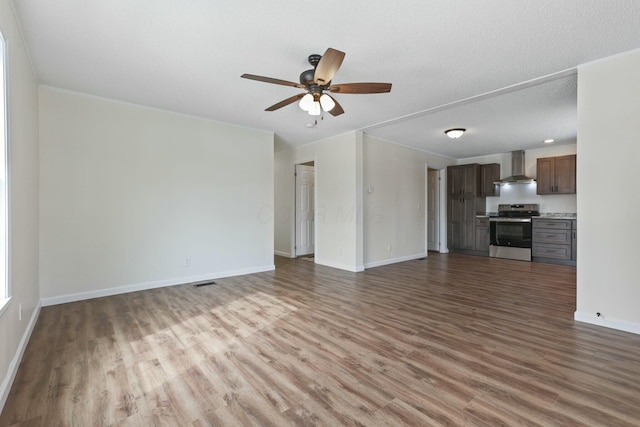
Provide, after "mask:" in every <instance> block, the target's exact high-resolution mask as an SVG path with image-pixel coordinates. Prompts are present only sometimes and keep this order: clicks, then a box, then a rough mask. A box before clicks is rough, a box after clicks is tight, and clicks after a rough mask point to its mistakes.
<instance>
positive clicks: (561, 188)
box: [536, 154, 576, 194]
mask: <svg viewBox="0 0 640 427" xmlns="http://www.w3.org/2000/svg"><path fill="white" fill-rule="evenodd" d="M536 179H537V182H538V190H537V193H538V194H575V192H576V155H575V154H571V155H568V156H559V157H543V158H540V159H538V163H537V178H536Z"/></svg>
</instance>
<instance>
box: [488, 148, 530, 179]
mask: <svg viewBox="0 0 640 427" xmlns="http://www.w3.org/2000/svg"><path fill="white" fill-rule="evenodd" d="M532 182H536V180H535V179H533V178H530V177H528V176H526V175H525V174H524V150H518V151H512V152H511V175H510V176H507V177H505V178H502V179H501V180H500V181H496V182H494V184H498V185H504V184H531V183H532Z"/></svg>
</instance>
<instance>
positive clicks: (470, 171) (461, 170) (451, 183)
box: [447, 163, 481, 197]
mask: <svg viewBox="0 0 640 427" xmlns="http://www.w3.org/2000/svg"><path fill="white" fill-rule="evenodd" d="M480 172H481V168H480V165H478V164H477V163H473V164H470V165H460V166H449V167H448V168H447V183H448V184H447V187H448V188H449V195H450V196H452V197H464V196H477V195H478V193H479V192H480Z"/></svg>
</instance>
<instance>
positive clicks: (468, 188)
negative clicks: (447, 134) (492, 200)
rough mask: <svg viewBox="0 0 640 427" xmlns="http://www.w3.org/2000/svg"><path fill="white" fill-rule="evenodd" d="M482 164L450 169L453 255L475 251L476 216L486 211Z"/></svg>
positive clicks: (449, 238)
mask: <svg viewBox="0 0 640 427" xmlns="http://www.w3.org/2000/svg"><path fill="white" fill-rule="evenodd" d="M481 173H482V168H481V165H479V164H477V163H474V164H469V165H459V166H449V167H448V168H447V208H448V209H447V242H448V247H449V251H450V252H466V251H470V252H471V251H475V249H476V214H477V213H479V212H484V210H485V198H484V197H481V196H480V193H481V191H480V185H481V182H482V175H481Z"/></svg>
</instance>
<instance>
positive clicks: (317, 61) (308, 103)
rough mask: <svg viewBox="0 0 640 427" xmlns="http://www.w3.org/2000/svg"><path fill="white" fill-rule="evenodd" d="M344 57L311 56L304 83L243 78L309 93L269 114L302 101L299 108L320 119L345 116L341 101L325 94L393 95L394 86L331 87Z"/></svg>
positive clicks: (339, 54)
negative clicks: (325, 115) (321, 117)
mask: <svg viewBox="0 0 640 427" xmlns="http://www.w3.org/2000/svg"><path fill="white" fill-rule="evenodd" d="M344 56H345V53H344V52H341V51H339V50H336V49H332V48H329V49H327V51H326V52H325V53H324V55H322V56H321V55H317V54H314V55H309V57H308V61H309V64H311V65H312V66H313V69H310V70H306V71H303V72H302V74H300V83H294V82H290V81H286V80H280V79H274V78H271V77H263V76H257V75H255V74H243V75H242V76H240V77H242V78H245V79H250V80H257V81H260V82H265V83H273V84H279V85H283V86H291V87H297V88H299V89H305V90H306V91H307V92H306V93H300V94H298V95H294V96H292V97H290V98H287V99H285V100H282V101H280V102H278V103H276V104H274V105H272V106H271V107H268V108H266V109H265V111H275V110H277V109H280V108H282V107H285V106H287V105H289V104H292V103H294V102H296V101H298V100H299V101H300V102H298V106H299V107H300V108H301V109H302V110H304V111H307V112H308V113H309V115H311V116H320V115H321V114H322V112H323V111H326V112H328V113H329V114H331V115H333V116H339V115H340V114H342V113H344V110H343V109H342V106H341V105H340V104H339V103H338V101H336V99H335V98H333V97H332V96H331V95H329V94H327V93H324V91H329V92H332V93H352V94H370V93H387V92H390V91H391V83H343V84H337V85H333V84H331V80H332V79H333V77H334V75H335V74H336V72H337V71H338V69H339V68H340V66H341V65H342V61H343V60H344Z"/></svg>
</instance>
